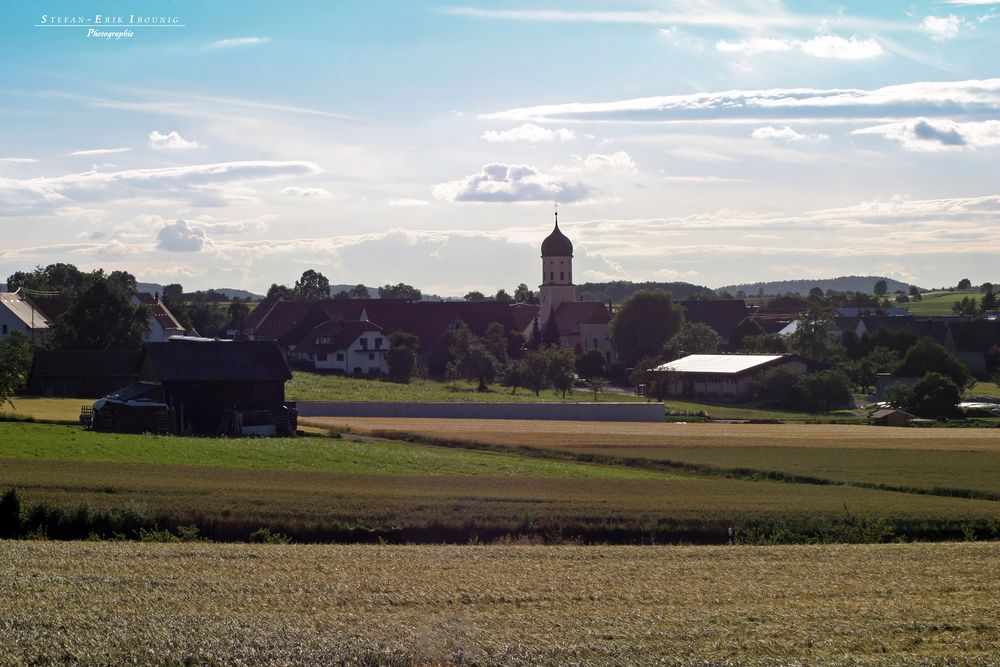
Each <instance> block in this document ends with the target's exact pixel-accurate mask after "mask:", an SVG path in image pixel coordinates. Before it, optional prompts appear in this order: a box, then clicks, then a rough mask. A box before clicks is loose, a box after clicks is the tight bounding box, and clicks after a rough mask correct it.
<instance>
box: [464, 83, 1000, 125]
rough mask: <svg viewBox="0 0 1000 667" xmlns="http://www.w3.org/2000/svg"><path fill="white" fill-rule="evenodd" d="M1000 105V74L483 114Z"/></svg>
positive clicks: (690, 114) (596, 115) (876, 113)
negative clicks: (951, 79) (873, 87)
mask: <svg viewBox="0 0 1000 667" xmlns="http://www.w3.org/2000/svg"><path fill="white" fill-rule="evenodd" d="M998 110H1000V78H995V79H982V80H968V81H921V82H915V83H908V84H899V85H893V86H885V87H883V88H875V89H872V90H864V89H860V88H771V89H761V90H729V91H723V92H705V93H693V94H690V95H664V96H659V97H642V98H636V99H628V100H616V101H612V102H590V103H587V102H571V103H567V104H549V105H543V106H534V107H522V108H516V109H508V110H505V111H499V112H495V113H489V114H484V115H482V116H481V118H484V119H487V120H505V121H527V120H536V121H541V122H546V121H553V120H571V121H621V122H628V123H634V122H637V121H653V122H663V121H677V122H707V121H734V122H760V119H762V118H769V119H788V120H794V119H799V118H805V117H809V118H813V119H821V118H833V119H837V120H840V119H848V120H850V119H857V118H872V117H884V116H886V115H892V116H896V117H898V116H900V115H912V116H928V115H935V116H943V115H969V114H976V113H995V112H996V111H998Z"/></svg>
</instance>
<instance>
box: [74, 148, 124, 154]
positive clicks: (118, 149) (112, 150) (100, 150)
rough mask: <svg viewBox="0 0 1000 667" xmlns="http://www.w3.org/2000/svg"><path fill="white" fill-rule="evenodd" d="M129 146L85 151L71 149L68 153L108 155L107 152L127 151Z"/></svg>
mask: <svg viewBox="0 0 1000 667" xmlns="http://www.w3.org/2000/svg"><path fill="white" fill-rule="evenodd" d="M130 150H132V149H131V148H90V149H88V150H85V151H73V152H72V153H70V155H108V154H109V153H127V152H128V151H130Z"/></svg>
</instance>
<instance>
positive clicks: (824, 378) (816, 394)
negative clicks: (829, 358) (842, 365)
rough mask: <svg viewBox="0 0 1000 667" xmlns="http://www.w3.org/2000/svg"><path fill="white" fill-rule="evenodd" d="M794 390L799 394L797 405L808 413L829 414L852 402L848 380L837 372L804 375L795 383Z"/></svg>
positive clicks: (828, 371) (826, 371)
mask: <svg viewBox="0 0 1000 667" xmlns="http://www.w3.org/2000/svg"><path fill="white" fill-rule="evenodd" d="M795 389H796V390H797V391H798V394H799V404H800V405H801V406H802V407H804V408H805V409H806V410H809V411H816V410H819V409H822V410H823V411H824V412H830V410H833V409H834V408H839V407H843V406H846V405H850V404H851V402H852V401H853V396H852V395H851V383H850V380H848V379H847V376H846V375H844V374H843V373H842V372H840V371H839V370H834V369H829V370H825V371H819V372H818V373H806V374H805V375H803V376H802V377H800V378H799V381H798V382H796V384H795Z"/></svg>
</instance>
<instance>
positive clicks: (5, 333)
mask: <svg viewBox="0 0 1000 667" xmlns="http://www.w3.org/2000/svg"><path fill="white" fill-rule="evenodd" d="M3 335H4V336H6V335H7V325H6V324H5V325H3Z"/></svg>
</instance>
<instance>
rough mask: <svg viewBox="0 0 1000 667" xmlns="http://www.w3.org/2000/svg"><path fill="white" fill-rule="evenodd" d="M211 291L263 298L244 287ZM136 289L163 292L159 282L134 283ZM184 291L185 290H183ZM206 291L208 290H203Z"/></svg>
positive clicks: (221, 288)
mask: <svg viewBox="0 0 1000 667" xmlns="http://www.w3.org/2000/svg"><path fill="white" fill-rule="evenodd" d="M212 289H213V291H215V292H219V293H220V294H224V295H225V296H226V298H227V299H235V298H240V299H243V300H247V299H249V300H250V301H260V300H262V299H263V298H264V296H263V295H262V294H254V293H253V292H249V291H247V290H245V289H235V288H232V287H213V288H212ZM136 290H137V291H139V292H148V293H150V294H163V285H160V284H159V283H136ZM185 291H186V290H185ZM204 291H206V292H207V291H208V290H204Z"/></svg>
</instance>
